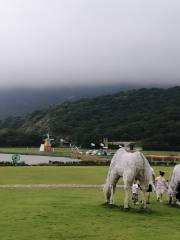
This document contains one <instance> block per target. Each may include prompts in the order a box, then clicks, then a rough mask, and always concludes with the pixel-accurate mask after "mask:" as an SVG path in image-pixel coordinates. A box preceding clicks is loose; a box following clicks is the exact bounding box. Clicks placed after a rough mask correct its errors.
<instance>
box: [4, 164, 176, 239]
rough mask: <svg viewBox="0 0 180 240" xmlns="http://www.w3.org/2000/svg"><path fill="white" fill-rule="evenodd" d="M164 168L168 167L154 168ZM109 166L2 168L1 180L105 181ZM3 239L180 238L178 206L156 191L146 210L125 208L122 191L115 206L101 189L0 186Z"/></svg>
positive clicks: (21, 181)
mask: <svg viewBox="0 0 180 240" xmlns="http://www.w3.org/2000/svg"><path fill="white" fill-rule="evenodd" d="M154 169H155V171H156V173H157V174H158V171H159V170H162V171H165V172H166V178H168V177H169V174H170V173H171V171H172V168H171V167H155V168H154ZM107 171H108V168H107V167H0V184H7V183H8V184H14V183H19V184H28V183H80V184H103V183H104V181H105V178H106V174H107ZM0 196H1V197H0V213H1V214H0V239H2V240H17V239H18V240H31V239H34V240H50V239H53V240H71V239H72V240H80V239H83V240H116V239H120V240H144V239H146V240H152V239H153V240H169V239H173V240H179V230H180V226H179V222H180V208H175V207H170V206H168V205H167V203H166V200H165V201H164V202H163V203H157V202H156V200H155V196H154V194H152V196H151V204H150V205H148V209H146V210H144V209H140V208H139V206H136V207H134V208H132V209H130V210H128V211H125V210H123V208H122V204H123V190H122V189H117V191H116V195H115V206H113V207H108V206H106V205H104V204H103V202H104V197H103V193H102V189H73V188H68V189H62V188H60V189H54V188H48V189H42V188H37V189H31V188H28V189H25V188H24V189H10V188H7V189H0Z"/></svg>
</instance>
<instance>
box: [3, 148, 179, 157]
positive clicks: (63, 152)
mask: <svg viewBox="0 0 180 240" xmlns="http://www.w3.org/2000/svg"><path fill="white" fill-rule="evenodd" d="M82 151H83V152H85V151H87V149H82ZM0 153H10V154H14V153H18V154H27V155H28V154H32V155H42V156H46V155H50V156H59V157H73V156H72V152H71V149H70V148H54V152H48V153H42V152H39V148H33V147H32V148H25V147H11V148H9V147H4V148H0ZM143 153H144V154H158V155H180V152H175V151H153V150H151V151H143Z"/></svg>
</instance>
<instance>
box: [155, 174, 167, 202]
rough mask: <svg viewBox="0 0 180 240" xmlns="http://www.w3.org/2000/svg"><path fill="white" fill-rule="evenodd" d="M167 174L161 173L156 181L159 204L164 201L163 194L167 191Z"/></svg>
mask: <svg viewBox="0 0 180 240" xmlns="http://www.w3.org/2000/svg"><path fill="white" fill-rule="evenodd" d="M164 175H165V173H164V172H162V171H160V172H159V176H158V177H157V178H156V179H155V182H156V197H157V201H158V202H162V201H163V194H164V192H165V191H166V190H167V188H168V186H167V182H166V179H165V178H164Z"/></svg>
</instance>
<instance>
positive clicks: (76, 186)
mask: <svg viewBox="0 0 180 240" xmlns="http://www.w3.org/2000/svg"><path fill="white" fill-rule="evenodd" d="M117 187H123V186H122V185H118V186H117ZM0 188H103V185H95V184H1V185H0Z"/></svg>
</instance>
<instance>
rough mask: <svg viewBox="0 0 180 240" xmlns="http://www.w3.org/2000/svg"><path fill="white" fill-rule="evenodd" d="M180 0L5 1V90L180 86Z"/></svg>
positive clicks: (0, 13) (1, 33)
mask: <svg viewBox="0 0 180 240" xmlns="http://www.w3.org/2000/svg"><path fill="white" fill-rule="evenodd" d="M179 63H180V1H179V0H172V1H170V0H0V87H9V86H11V87H18V86H21V87H22V86H34V87H38V86H48V85H49V86H56V85H57V86H64V85H67V86H68V85H86V84H87V85H89V84H105V83H106V84H107V83H130V84H131V83H133V84H134V83H143V84H145V83H146V84H157V83H158V84H162V85H165V84H170V85H180V84H179V79H180V66H179Z"/></svg>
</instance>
